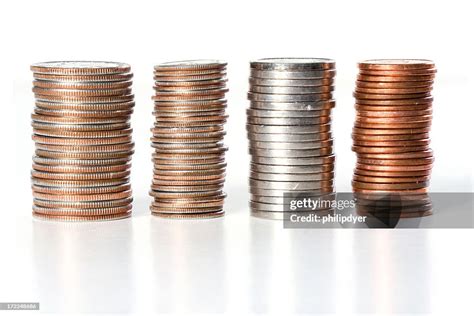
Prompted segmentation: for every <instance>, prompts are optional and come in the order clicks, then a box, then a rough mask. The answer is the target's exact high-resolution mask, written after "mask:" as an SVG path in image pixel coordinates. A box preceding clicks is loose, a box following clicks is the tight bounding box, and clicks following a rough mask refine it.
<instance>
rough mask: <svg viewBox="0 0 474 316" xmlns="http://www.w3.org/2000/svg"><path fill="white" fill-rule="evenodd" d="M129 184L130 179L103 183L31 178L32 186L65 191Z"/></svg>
mask: <svg viewBox="0 0 474 316" xmlns="http://www.w3.org/2000/svg"><path fill="white" fill-rule="evenodd" d="M129 182H130V177H125V178H120V179H113V180H103V181H74V180H45V179H39V178H31V183H32V185H37V186H42V187H54V188H65V189H68V188H96V187H109V186H120V185H124V184H128V183H129Z"/></svg>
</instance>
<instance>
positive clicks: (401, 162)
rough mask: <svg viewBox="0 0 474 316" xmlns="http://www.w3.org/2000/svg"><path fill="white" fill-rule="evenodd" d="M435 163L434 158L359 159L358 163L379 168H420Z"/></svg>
mask: <svg viewBox="0 0 474 316" xmlns="http://www.w3.org/2000/svg"><path fill="white" fill-rule="evenodd" d="M433 162H434V158H433V157H426V158H414V159H370V158H367V159H365V158H358V159H357V163H358V164H360V165H377V166H419V165H424V166H426V165H431V164H432V163H433Z"/></svg>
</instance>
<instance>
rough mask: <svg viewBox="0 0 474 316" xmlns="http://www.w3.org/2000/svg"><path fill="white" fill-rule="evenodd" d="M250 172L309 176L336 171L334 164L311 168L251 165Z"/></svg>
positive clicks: (310, 166) (312, 166)
mask: <svg viewBox="0 0 474 316" xmlns="http://www.w3.org/2000/svg"><path fill="white" fill-rule="evenodd" d="M250 170H251V171H255V172H261V173H262V172H263V173H292V174H295V173H296V174H307V173H313V174H315V173H322V172H331V171H334V163H328V164H325V165H309V166H306V165H304V166H277V165H262V164H255V163H252V164H250Z"/></svg>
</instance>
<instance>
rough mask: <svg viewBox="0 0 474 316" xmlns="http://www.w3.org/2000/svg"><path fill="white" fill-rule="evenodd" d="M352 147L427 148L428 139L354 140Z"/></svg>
mask: <svg viewBox="0 0 474 316" xmlns="http://www.w3.org/2000/svg"><path fill="white" fill-rule="evenodd" d="M353 144H354V146H357V147H358V146H362V147H405V146H406V147H417V146H427V145H429V144H430V139H419V140H408V141H404V140H398V141H394V140H391V141H375V140H370V141H366V140H354V142H353Z"/></svg>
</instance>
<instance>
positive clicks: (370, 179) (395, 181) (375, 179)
mask: <svg viewBox="0 0 474 316" xmlns="http://www.w3.org/2000/svg"><path fill="white" fill-rule="evenodd" d="M353 179H354V181H358V182H365V183H367V182H368V183H387V184H398V183H419V182H426V181H429V179H430V177H429V176H419V177H397V178H392V177H373V176H361V175H357V174H355V175H354V177H353Z"/></svg>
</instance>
